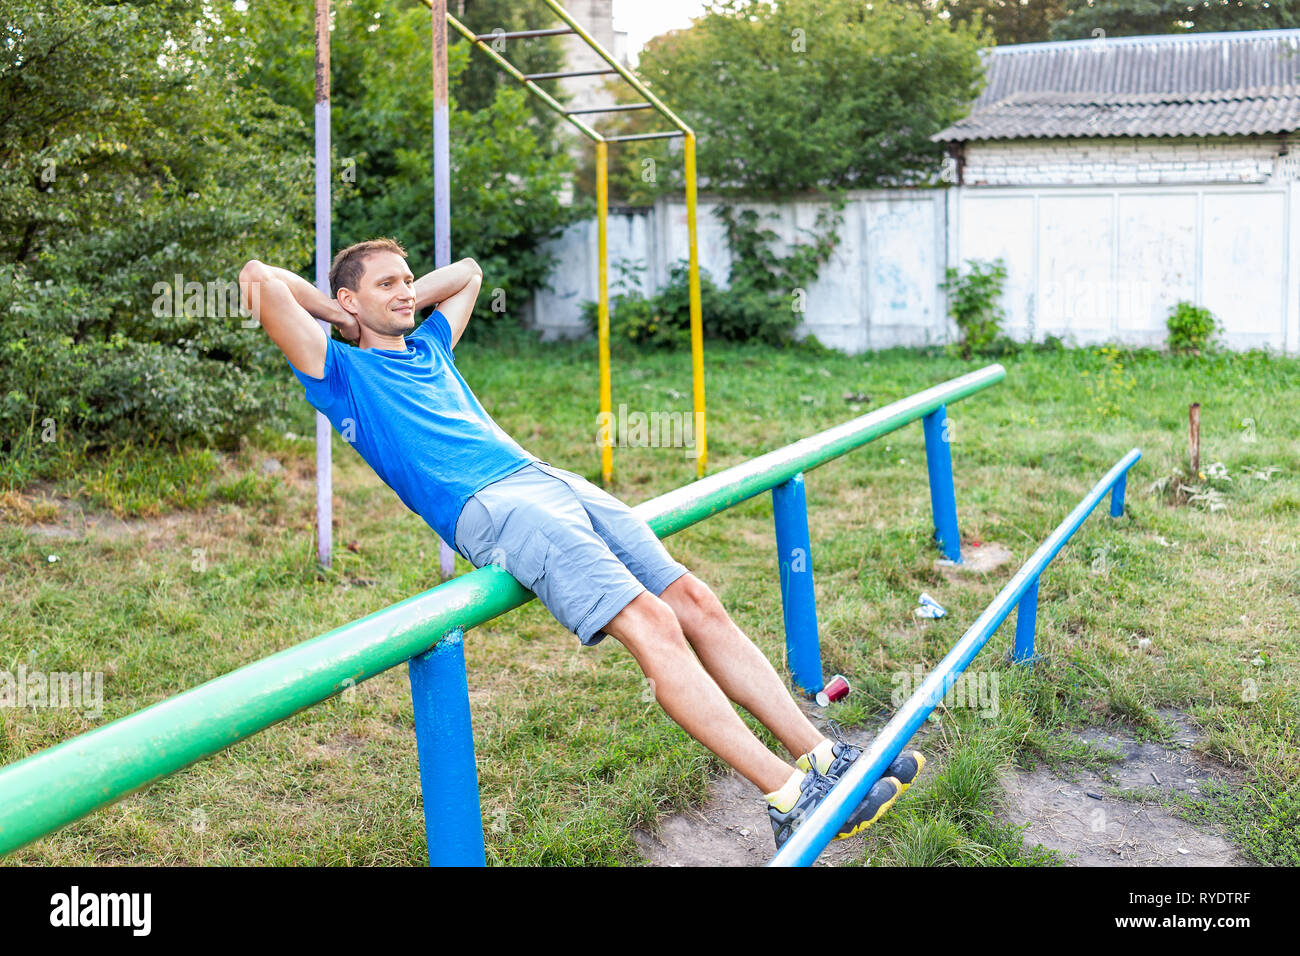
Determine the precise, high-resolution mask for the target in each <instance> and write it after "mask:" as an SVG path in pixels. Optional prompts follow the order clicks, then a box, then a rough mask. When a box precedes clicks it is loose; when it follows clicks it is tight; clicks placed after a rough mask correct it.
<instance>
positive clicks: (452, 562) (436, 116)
mask: <svg viewBox="0 0 1300 956" xmlns="http://www.w3.org/2000/svg"><path fill="white" fill-rule="evenodd" d="M429 9H430V10H431V11H432V13H433V267H434V268H435V269H441V268H442V267H443V266H445V265H450V264H451V120H450V112H449V107H448V80H447V0H432V2H431V3H430V4H429ZM438 565H439V569H440V570H441V571H442V576H443V577H444V578H449V577H451V575H452V572H453V571H455V569H456V554H455V552H454V551H452V549H451V545H450V544H448V543H447V542H446V541H439V548H438Z"/></svg>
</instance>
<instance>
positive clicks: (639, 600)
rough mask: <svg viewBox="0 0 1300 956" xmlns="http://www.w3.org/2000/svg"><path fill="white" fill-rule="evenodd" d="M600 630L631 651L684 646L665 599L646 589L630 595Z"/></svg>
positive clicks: (675, 621)
mask: <svg viewBox="0 0 1300 956" xmlns="http://www.w3.org/2000/svg"><path fill="white" fill-rule="evenodd" d="M604 630H605V632H606V633H607V634H610V635H612V636H613V637H615V638H617V639H618V640H619V641H621V642H622V643H624V644H626V645H627V646H628V648H629V649H631V650H633V651H637V650H639V649H644V650H652V649H654V648H656V647H660V648H668V647H674V646H677V645H678V644H681V645H682V646H685V636H684V635H683V634H682V628H681V625H680V623H679V622H678V620H677V615H676V614H675V613H674V611H673V609H672V608H671V607H670V606H669V605H668V604H667V603H666V602H665V601H663V600H662V599H660V598H657V597H655V596H654V595H653V594H651V593H650V592H649V591H642V592H641V593H640V594H638V595H637V596H636V597H635V598H633V600H632V602H631V603H630V604H628V606H627V607H625V608H623V610H621V611H619V612H618V614H616V615H614V619H613V620H612V621H610V622H609V623H608V624H606V625H605V627H604Z"/></svg>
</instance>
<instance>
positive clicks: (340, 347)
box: [285, 337, 350, 411]
mask: <svg viewBox="0 0 1300 956" xmlns="http://www.w3.org/2000/svg"><path fill="white" fill-rule="evenodd" d="M348 348H350V346H347V345H344V344H343V343H342V342H340V341H339V340H338V339H335V338H333V337H328V338H326V339H325V375H324V376H323V377H322V378H312V377H311V376H310V375H308V374H306V373H305V372H301V371H299V370H298V369H297V368H295V367H294V364H293V363H292V362H289V368H290V369H292V370H293V374H294V375H296V376H298V381H300V382H302V384H303V388H304V395H305V396H306V398H307V404H309V405H311V407H312V408H315V409H317V410H318V411H324V410H325V409H327V408H329V407H330V406H331V405H333V404H334V403H335V402H336V401H338V400H339V398H341V397H342V396H343V394H344V390H345V389H346V387H347V371H346V370H347V364H348V357H347V349H348ZM285 361H288V360H287V359H286V360H285Z"/></svg>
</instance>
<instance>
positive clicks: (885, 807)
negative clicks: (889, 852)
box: [832, 777, 904, 842]
mask: <svg viewBox="0 0 1300 956" xmlns="http://www.w3.org/2000/svg"><path fill="white" fill-rule="evenodd" d="M882 779H884V780H892V781H894V795H893V796H892V797H890V798H889V799H888V800H886V801H885V802H884V803H882V804H881V805H880V809H879V810H877V811H876V812H875V814H874V815H872V817H871V818H870V819H867V820H862V821H861V822H859V823H858V825H857V826H855V827H854V828H853V829H852V830H849V831H847V832H845V833H839V834H836V836H835V839H836V840H847V839H848V838H849V837H853V836H857V835H858V834H859V833H861V832H862V831H863V830H865V829H866V828H867V827H869V826H871V825H872V824H873V823H875V822H876V821H877V820H879V819H880V818H881V817H883V816H884V815H885V814H886V813H887V812H888V811H889V808H890V807H892V806H893V805H894V804H895V803H897V802H898V798H899V797H901V796H902V795H903V789H904V788H903V785H902V783H900V782H899V780H898V778H897V777H883V778H882ZM872 786H875V784H872ZM832 842H833V841H832Z"/></svg>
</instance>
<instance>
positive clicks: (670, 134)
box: [605, 129, 686, 143]
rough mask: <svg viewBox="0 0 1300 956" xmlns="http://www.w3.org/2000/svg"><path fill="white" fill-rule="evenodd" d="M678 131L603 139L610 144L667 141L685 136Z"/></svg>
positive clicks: (631, 134)
mask: <svg viewBox="0 0 1300 956" xmlns="http://www.w3.org/2000/svg"><path fill="white" fill-rule="evenodd" d="M685 135H686V134H685V133H683V132H682V131H681V130H679V129H671V130H668V131H666V132H663V133H629V134H628V135H626V136H606V137H605V139H606V141H607V142H610V143H626V142H627V141H628V140H632V139H669V138H671V137H674V136H685Z"/></svg>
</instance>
